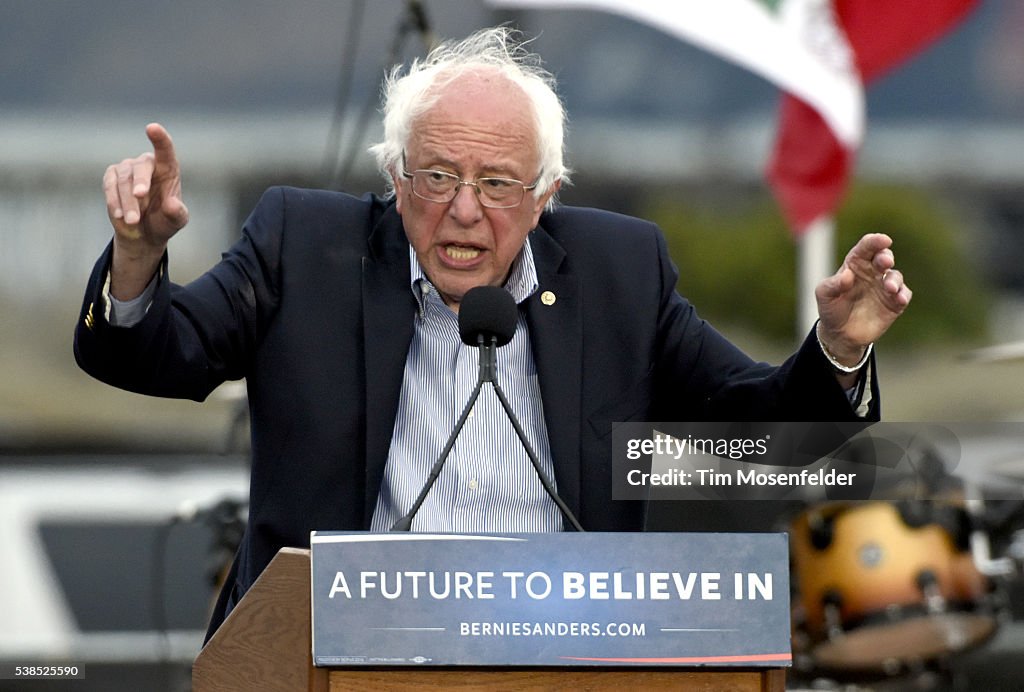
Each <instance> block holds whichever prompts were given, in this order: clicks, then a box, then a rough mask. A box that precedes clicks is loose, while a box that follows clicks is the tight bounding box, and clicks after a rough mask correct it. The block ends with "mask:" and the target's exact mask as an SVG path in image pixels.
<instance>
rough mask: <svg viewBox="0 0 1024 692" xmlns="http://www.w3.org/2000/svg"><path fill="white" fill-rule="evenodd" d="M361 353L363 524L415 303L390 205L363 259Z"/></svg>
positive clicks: (384, 453)
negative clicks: (363, 375) (363, 384)
mask: <svg viewBox="0 0 1024 692" xmlns="http://www.w3.org/2000/svg"><path fill="white" fill-rule="evenodd" d="M362 291H363V353H364V354H365V362H366V477H365V488H364V489H365V493H366V494H365V496H364V498H365V499H364V522H365V526H366V527H369V525H370V519H371V517H372V516H373V510H374V506H375V504H376V501H377V495H378V494H379V492H380V484H381V479H382V478H383V477H384V465H385V463H386V462H387V458H388V449H389V447H390V445H391V434H392V432H393V430H394V426H395V414H396V412H397V410H398V396H399V394H400V392H401V390H402V376H403V374H404V373H405V361H406V358H407V356H408V354H409V343H410V342H411V341H412V335H413V315H415V312H416V299H415V298H414V297H413V295H412V291H411V290H410V289H409V244H408V241H407V240H406V237H405V231H404V229H403V228H402V219H401V217H400V216H399V215H398V212H397V211H395V207H394V206H393V205H392V206H390V207H388V208H387V210H386V211H385V212H384V214H383V216H382V217H381V219H380V221H378V223H377V225H376V227H375V228H374V230H373V232H372V233H371V235H370V238H369V255H368V256H367V257H364V258H363V281H362Z"/></svg>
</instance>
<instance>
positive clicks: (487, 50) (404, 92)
mask: <svg viewBox="0 0 1024 692" xmlns="http://www.w3.org/2000/svg"><path fill="white" fill-rule="evenodd" d="M520 36H521V35H520V33H519V32H518V31H515V30H513V29H510V28H508V27H503V26H501V27H492V28H488V29H482V30H480V31H477V32H476V33H474V34H472V35H470V36H469V37H467V38H465V39H463V40H461V41H446V42H444V43H442V44H440V45H439V46H437V47H436V48H434V49H433V50H432V51H430V53H429V54H428V55H427V57H426V58H423V59H422V60H420V59H418V58H417V59H415V60H413V62H412V63H411V64H410V65H409V68H408V71H407V72H405V70H404V67H403V66H402V65H396V66H395V67H393V68H392V69H391V71H390V72H389V74H388V75H387V76H386V77H385V79H384V85H383V88H382V92H383V101H384V107H383V112H384V141H382V142H379V143H378V144H374V145H373V146H372V147H370V152H371V153H372V154H373V155H374V156H375V157H376V159H377V167H378V168H379V169H380V172H381V174H382V175H383V176H384V178H385V179H386V180H387V182H388V194H389V195H391V194H394V180H393V177H392V176H394V175H396V174H398V172H399V171H400V169H401V166H402V156H403V154H404V152H405V148H406V144H407V142H408V140H409V135H410V133H411V131H412V124H413V121H414V120H415V119H416V118H417V117H419V116H421V115H422V114H423V113H425V112H426V111H427V110H429V109H430V107H431V106H433V105H434V104H435V103H436V102H437V99H438V98H439V97H440V95H441V93H440V92H441V90H442V88H443V87H444V86H446V85H448V84H450V83H452V82H454V81H456V80H457V79H459V77H460V76H461V75H463V74H465V73H466V72H467V71H469V70H473V69H477V68H480V67H487V68H491V69H496V70H497V71H498V73H499V74H501V75H502V76H504V77H505V78H506V79H508V80H509V81H510V82H512V83H513V84H515V85H516V86H518V87H519V88H520V89H522V90H523V92H524V93H525V94H526V97H527V100H528V101H529V104H530V106H531V110H532V111H533V115H534V126H535V128H536V131H537V154H538V158H539V159H540V168H541V174H540V178H539V179H538V181H537V187H536V189H535V190H534V192H533V194H534V195H535V196H536V197H539V196H541V195H543V194H544V193H546V192H547V191H548V188H550V187H551V185H552V184H554V182H555V181H556V180H561V181H562V182H563V183H568V182H569V173H570V171H569V169H567V168H566V167H565V165H564V164H563V162H562V157H563V147H564V132H565V109H564V108H563V107H562V102H561V100H559V98H558V95H557V94H556V93H555V78H554V76H553V75H552V74H551V73H550V72H548V71H547V70H546V69H544V67H542V65H541V60H540V57H539V56H538V55H536V54H534V53H530V52H529V51H527V50H526V48H525V43H526V42H525V41H523V40H521V39H520ZM403 72H405V73H404V74H403ZM526 182H527V183H529V182H530V181H526ZM553 203H554V196H552V197H551V199H550V200H549V201H548V207H549V208H550V207H551V206H552V205H553Z"/></svg>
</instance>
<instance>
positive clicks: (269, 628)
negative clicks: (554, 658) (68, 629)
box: [192, 548, 786, 692]
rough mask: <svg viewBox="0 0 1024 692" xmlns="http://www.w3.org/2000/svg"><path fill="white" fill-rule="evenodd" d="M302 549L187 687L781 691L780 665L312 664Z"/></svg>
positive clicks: (210, 646) (279, 559)
mask: <svg viewBox="0 0 1024 692" xmlns="http://www.w3.org/2000/svg"><path fill="white" fill-rule="evenodd" d="M310 620H311V615H310V558H309V550H300V549H296V548H283V549H282V550H281V551H280V552H279V553H278V554H277V555H276V556H275V557H274V559H273V560H272V561H271V563H270V565H268V566H267V569H266V570H264V572H263V574H262V575H260V577H259V579H257V580H256V583H255V584H253V586H252V588H251V589H250V590H249V592H248V593H247V594H246V595H245V597H244V598H243V599H242V600H241V601H240V602H239V603H238V605H237V606H236V607H235V609H234V610H233V611H232V612H231V615H230V616H228V618H227V620H225V621H224V624H222V625H221V627H220V629H218V630H217V633H216V634H215V635H214V636H213V638H212V639H210V641H209V642H207V644H206V646H205V647H204V648H203V650H202V651H201V652H199V656H198V657H197V658H196V661H195V664H194V665H193V668H192V689H193V690H194V692H234V691H235V690H237V691H238V692H259V691H261V690H267V691H268V692H288V691H292V690H294V691H295V692H341V691H342V690H353V691H356V690H358V691H360V692H361V691H363V690H438V691H439V690H450V689H458V690H477V689H479V690H488V691H489V692H500V691H506V690H507V691H508V692H521V691H524V690H525V691H530V690H565V689H570V690H571V689H586V690H609V691H610V690H622V689H630V688H631V689H636V690H687V691H688V692H712V691H728V692H748V691H749V692H755V691H756V692H783V690H784V689H785V682H786V671H785V669H784V668H768V669H765V668H758V669H737V668H728V669H708V668H699V669H698V668H695V669H685V668H684V669H680V668H672V669H668V668H654V669H650V668H633V667H631V668H626V669H607V668H579V667H567V668H443V669H438V668H405V667H403V668H375V669H367V668H365V667H360V668H315V667H313V655H312V648H313V647H312V627H311V622H310Z"/></svg>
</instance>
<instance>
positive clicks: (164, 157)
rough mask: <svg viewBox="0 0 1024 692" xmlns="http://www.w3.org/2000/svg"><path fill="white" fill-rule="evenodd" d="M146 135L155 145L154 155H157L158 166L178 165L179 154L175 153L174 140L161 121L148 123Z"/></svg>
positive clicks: (169, 166)
mask: <svg viewBox="0 0 1024 692" xmlns="http://www.w3.org/2000/svg"><path fill="white" fill-rule="evenodd" d="M146 136H147V137H148V138H149V141H150V143H151V144H152V145H153V155H154V156H155V157H156V167H157V168H160V169H166V168H173V167H176V166H177V165H178V158H177V155H176V154H175V153H174V142H172V141H171V135H170V134H168V132H167V130H166V129H164V126H163V125H161V124H160V123H150V124H149V125H146Z"/></svg>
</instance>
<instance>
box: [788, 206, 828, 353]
mask: <svg viewBox="0 0 1024 692" xmlns="http://www.w3.org/2000/svg"><path fill="white" fill-rule="evenodd" d="M835 247H836V241H835V219H834V218H832V217H831V216H829V215H824V216H819V217H818V218H817V219H815V220H814V221H812V222H811V223H810V224H808V226H807V229H806V230H805V231H804V232H803V233H802V234H801V235H800V237H799V238H798V239H797V269H796V271H797V325H796V327H797V339H798V340H800V341H802V340H803V339H804V337H805V336H806V335H807V333H808V332H809V331H810V330H811V327H813V326H814V321H815V320H817V319H818V303H817V301H816V300H815V299H814V288H815V286H817V285H818V282H819V281H821V280H822V279H824V278H825V277H826V276H828V275H829V274H831V273H832V272H833V271H834V268H833V266H832V265H833V264H834V262H835V260H834V257H835Z"/></svg>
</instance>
